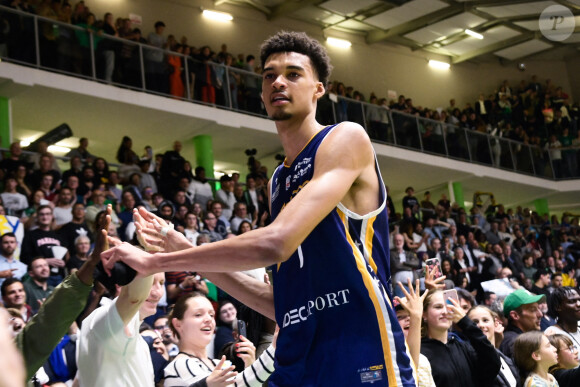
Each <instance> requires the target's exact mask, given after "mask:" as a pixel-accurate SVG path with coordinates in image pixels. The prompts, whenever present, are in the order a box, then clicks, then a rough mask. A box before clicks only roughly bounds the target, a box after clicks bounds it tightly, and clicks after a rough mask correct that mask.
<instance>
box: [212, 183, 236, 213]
mask: <svg viewBox="0 0 580 387" xmlns="http://www.w3.org/2000/svg"><path fill="white" fill-rule="evenodd" d="M220 184H221V188H220V189H218V190H217V192H216V193H215V198H216V200H219V201H220V202H221V203H222V215H223V217H224V218H226V220H228V221H229V220H230V219H231V218H232V215H233V213H234V205H235V204H236V197H235V196H234V181H233V180H232V178H231V176H230V175H223V176H222V177H220Z"/></svg>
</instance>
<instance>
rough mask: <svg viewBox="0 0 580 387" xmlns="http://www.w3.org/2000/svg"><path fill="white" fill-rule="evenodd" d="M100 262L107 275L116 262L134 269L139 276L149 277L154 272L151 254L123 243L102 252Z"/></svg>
mask: <svg viewBox="0 0 580 387" xmlns="http://www.w3.org/2000/svg"><path fill="white" fill-rule="evenodd" d="M101 260H102V261H103V267H104V268H105V271H106V272H107V274H109V275H111V270H112V269H113V267H114V266H115V263H117V262H125V263H126V264H127V265H129V266H130V267H132V268H133V269H135V271H136V272H137V273H139V275H141V276H144V277H146V276H149V275H151V274H154V273H155V272H156V271H155V270H154V268H153V262H152V259H151V254H149V253H148V252H146V251H143V250H141V249H139V248H137V247H135V246H133V245H130V244H129V243H127V242H123V243H122V244H121V245H119V246H115V247H113V248H112V249H109V250H107V251H103V252H102V253H101Z"/></svg>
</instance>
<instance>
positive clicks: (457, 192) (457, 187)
mask: <svg viewBox="0 0 580 387" xmlns="http://www.w3.org/2000/svg"><path fill="white" fill-rule="evenodd" d="M451 185H452V187H453V196H454V197H455V203H457V204H459V207H461V208H465V200H464V199H463V185H462V184H461V183H460V182H457V181H456V182H454V183H452V184H451Z"/></svg>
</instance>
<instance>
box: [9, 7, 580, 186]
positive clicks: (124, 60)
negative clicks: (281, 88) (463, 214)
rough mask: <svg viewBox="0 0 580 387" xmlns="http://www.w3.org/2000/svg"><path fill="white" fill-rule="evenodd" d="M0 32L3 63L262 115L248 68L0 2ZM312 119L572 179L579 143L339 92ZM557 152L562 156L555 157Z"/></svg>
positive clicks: (257, 83)
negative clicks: (479, 126)
mask: <svg viewBox="0 0 580 387" xmlns="http://www.w3.org/2000/svg"><path fill="white" fill-rule="evenodd" d="M0 31H2V32H3V33H4V34H3V36H4V39H0V58H1V59H2V60H3V61H8V62H13V63H17V64H21V65H25V66H31V67H35V68H39V69H43V70H50V71H53V72H58V73H62V74H67V75H72V76H75V77H79V78H84V79H90V80H94V81H98V82H104V83H109V84H112V85H116V86H121V87H125V88H129V89H134V90H138V91H142V92H147V93H152V94H158V95H163V96H169V97H171V98H175V99H179V100H184V101H191V102H195V103H201V104H206V105H210V106H214V107H217V108H223V109H228V110H233V111H239V112H243V113H246V114H252V115H257V116H261V117H266V113H265V110H264V108H263V105H262V102H261V99H260V93H261V83H262V77H261V75H259V74H256V73H254V72H252V71H246V70H244V69H240V68H236V67H234V66H230V65H226V64H224V63H216V62H214V61H201V60H196V59H193V58H192V57H191V56H186V55H183V54H181V53H178V52H174V51H168V50H162V49H159V48H155V47H152V46H150V45H148V44H144V43H141V42H140V41H139V39H138V36H136V35H131V36H128V37H129V38H130V39H122V38H116V37H113V36H109V35H106V34H103V33H102V32H100V31H98V30H97V29H96V28H94V27H92V26H84V25H83V26H79V25H71V24H68V23H62V22H59V21H57V20H53V19H50V18H45V17H41V16H37V15H32V14H29V13H25V12H21V11H17V10H14V9H12V8H8V7H4V6H0ZM141 41H142V40H141ZM171 63H173V65H172V64H171ZM335 97H336V98H335ZM317 118H318V119H319V121H320V122H321V123H323V124H332V123H335V122H341V121H344V120H350V121H354V122H357V123H359V124H361V125H362V126H363V127H364V128H365V129H366V130H367V132H368V134H369V136H370V137H371V139H372V140H373V141H374V142H378V143H384V144H388V145H394V146H397V147H403V148H408V149H412V150H416V151H420V152H424V153H430V154H435V155H439V156H444V157H447V158H450V159H456V160H462V161H468V162H472V163H476V164H481V165H486V166H490V167H494V168H500V169H504V170H509V171H513V172H518V173H522V174H527V175H531V176H536V177H541V178H547V179H564V178H578V176H570V174H568V175H566V174H565V173H561V171H564V172H565V171H566V170H567V169H566V168H565V165H566V161H567V159H565V157H568V155H570V154H571V153H567V152H572V153H574V157H577V156H576V154H577V153H578V148H576V149H569V150H562V151H560V150H545V149H543V148H540V147H538V146H532V145H527V144H524V143H521V142H517V141H513V140H509V139H505V138H501V137H498V136H494V135H491V134H489V133H481V132H477V131H473V130H469V129H464V128H461V127H458V126H455V125H450V124H446V123H442V122H438V121H434V120H431V119H426V118H422V117H419V116H414V115H408V114H405V113H403V112H399V111H395V110H389V109H386V108H384V107H381V106H378V105H373V104H369V103H364V102H360V101H357V100H353V99H348V98H343V97H340V96H333V97H332V98H329V96H328V95H327V96H325V97H324V98H323V99H321V100H320V101H319V104H318V112H317ZM560 152H561V153H562V155H563V158H562V160H559V159H558V158H557V157H554V156H557V154H559V153H560ZM560 164H562V165H564V167H562V166H561V165H560Z"/></svg>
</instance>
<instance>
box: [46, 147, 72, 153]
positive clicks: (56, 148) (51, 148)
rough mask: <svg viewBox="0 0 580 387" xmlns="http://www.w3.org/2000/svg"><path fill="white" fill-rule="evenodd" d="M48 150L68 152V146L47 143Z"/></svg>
mask: <svg viewBox="0 0 580 387" xmlns="http://www.w3.org/2000/svg"><path fill="white" fill-rule="evenodd" d="M48 151H49V152H54V153H68V152H70V148H67V147H66V146H60V145H49V146H48Z"/></svg>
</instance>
